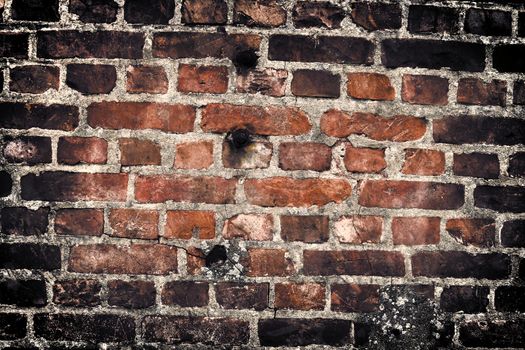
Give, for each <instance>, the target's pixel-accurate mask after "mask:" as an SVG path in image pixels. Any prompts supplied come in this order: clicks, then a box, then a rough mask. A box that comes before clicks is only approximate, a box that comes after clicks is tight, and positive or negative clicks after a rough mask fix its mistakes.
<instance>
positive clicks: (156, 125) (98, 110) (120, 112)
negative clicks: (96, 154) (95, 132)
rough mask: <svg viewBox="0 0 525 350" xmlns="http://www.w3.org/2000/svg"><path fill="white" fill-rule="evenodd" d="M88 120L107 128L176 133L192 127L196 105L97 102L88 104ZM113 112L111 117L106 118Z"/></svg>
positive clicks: (92, 123) (91, 124) (187, 130)
mask: <svg viewBox="0 0 525 350" xmlns="http://www.w3.org/2000/svg"><path fill="white" fill-rule="evenodd" d="M87 111H88V119H87V120H88V124H89V125H90V126H91V127H94V128H98V127H101V128H106V129H117V130H118V129H133V130H143V129H156V130H162V131H166V132H173V133H186V132H190V131H192V130H193V123H194V121H195V108H194V107H192V106H188V105H181V104H164V103H150V102H95V103H92V104H91V105H89V107H88V108H87ZM108 115H111V116H112V118H107V116H108Z"/></svg>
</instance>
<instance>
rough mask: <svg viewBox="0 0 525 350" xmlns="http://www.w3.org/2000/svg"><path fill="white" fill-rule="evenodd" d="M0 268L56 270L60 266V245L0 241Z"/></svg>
mask: <svg viewBox="0 0 525 350" xmlns="http://www.w3.org/2000/svg"><path fill="white" fill-rule="evenodd" d="M0 251H2V255H0V268H2V269H30V270H46V271H51V270H56V269H60V266H61V260H62V259H61V254H60V247H58V246H54V245H49V244H42V243H39V244H33V243H13V244H8V243H0Z"/></svg>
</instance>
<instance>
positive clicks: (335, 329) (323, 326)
mask: <svg viewBox="0 0 525 350" xmlns="http://www.w3.org/2000/svg"><path fill="white" fill-rule="evenodd" d="M350 327H351V322H350V321H348V320H335V319H334V320H332V319H323V318H313V319H312V318H309V319H300V318H273V319H272V318H270V319H260V320H259V321H258V325H257V328H258V333H259V341H260V343H261V345H262V346H307V345H311V344H322V345H332V346H343V345H348V344H350Z"/></svg>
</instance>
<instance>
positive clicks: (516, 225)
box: [501, 220, 525, 248]
mask: <svg viewBox="0 0 525 350" xmlns="http://www.w3.org/2000/svg"><path fill="white" fill-rule="evenodd" d="M501 245H502V246H504V247H516V248H525V220H513V221H507V222H505V223H504V224H503V227H502V228H501Z"/></svg>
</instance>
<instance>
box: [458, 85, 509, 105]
mask: <svg viewBox="0 0 525 350" xmlns="http://www.w3.org/2000/svg"><path fill="white" fill-rule="evenodd" d="M506 94H507V82H505V81H503V80H492V81H490V82H487V83H485V82H483V81H482V80H481V79H477V78H462V79H460V80H459V84H458V96H457V99H458V103H462V104H467V105H489V106H505V104H506Z"/></svg>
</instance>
